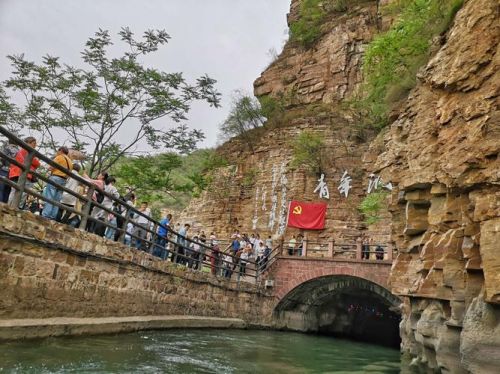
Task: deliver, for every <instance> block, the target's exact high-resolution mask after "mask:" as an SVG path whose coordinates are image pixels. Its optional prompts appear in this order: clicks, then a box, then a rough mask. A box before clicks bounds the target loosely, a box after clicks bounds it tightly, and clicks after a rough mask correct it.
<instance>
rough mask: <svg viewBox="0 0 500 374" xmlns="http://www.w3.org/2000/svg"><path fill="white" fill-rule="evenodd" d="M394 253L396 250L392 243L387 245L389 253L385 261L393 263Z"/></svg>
mask: <svg viewBox="0 0 500 374" xmlns="http://www.w3.org/2000/svg"><path fill="white" fill-rule="evenodd" d="M393 251H394V248H393V246H392V243H389V244H387V252H386V256H385V259H386V260H387V261H391V262H392V257H393Z"/></svg>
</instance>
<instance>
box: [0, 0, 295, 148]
mask: <svg viewBox="0 0 500 374" xmlns="http://www.w3.org/2000/svg"><path fill="white" fill-rule="evenodd" d="M289 6H290V0H93V1H92V0H0V80H4V79H6V78H8V77H9V74H10V72H11V68H10V66H9V64H8V60H7V59H6V58H5V56H6V55H8V54H20V53H24V54H25V56H26V57H27V58H28V59H30V60H35V61H40V57H41V56H43V55H45V54H47V53H48V54H51V55H54V56H60V57H61V61H62V62H65V63H69V64H73V65H76V66H81V60H80V52H81V51H82V50H83V45H84V43H85V41H86V40H87V38H88V37H89V36H91V35H93V33H94V32H95V31H96V30H97V29H99V28H102V29H107V30H110V31H111V33H112V35H113V36H114V38H113V39H114V40H116V41H117V40H118V37H117V34H116V33H117V32H118V31H119V30H120V28H121V27H122V26H129V27H130V29H131V30H132V31H133V32H135V33H136V34H142V32H143V31H145V30H147V29H155V28H160V29H165V30H166V31H167V32H168V33H169V34H170V36H171V37H172V39H171V41H170V42H169V44H168V45H167V46H164V47H163V48H162V49H161V52H158V53H157V54H156V55H155V56H154V57H153V58H152V59H151V62H152V64H153V65H154V66H155V67H157V68H159V69H162V70H165V71H181V72H184V74H185V76H186V77H187V78H190V79H195V78H196V77H198V76H200V75H203V74H205V73H206V74H208V75H209V76H210V77H212V78H215V79H216V80H217V81H218V83H217V88H218V90H219V91H220V92H221V93H222V94H223V108H221V109H213V108H209V107H208V105H205V104H197V105H194V106H193V107H192V110H191V112H190V113H189V122H188V124H189V126H190V127H193V128H200V129H202V130H203V131H204V132H205V134H206V137H207V139H206V140H205V141H204V142H203V144H201V146H202V147H203V146H204V147H207V146H214V145H215V143H216V140H217V129H218V125H219V124H220V123H221V122H222V121H223V120H224V118H225V117H226V115H227V112H228V109H229V104H230V95H231V93H232V92H233V91H234V90H244V91H246V92H248V93H251V92H252V84H253V81H254V80H255V79H256V78H257V77H258V76H259V75H260V73H261V72H262V70H263V69H264V68H265V67H266V66H267V65H268V63H269V62H270V61H271V57H270V55H269V50H270V49H272V48H274V49H275V50H277V51H278V52H279V51H281V48H282V45H283V42H284V40H285V39H286V30H287V26H286V14H287V12H288V10H289Z"/></svg>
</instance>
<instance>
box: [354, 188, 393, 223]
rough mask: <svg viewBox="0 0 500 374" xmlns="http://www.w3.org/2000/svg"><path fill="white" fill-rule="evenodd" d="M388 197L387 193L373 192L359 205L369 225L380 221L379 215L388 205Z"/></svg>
mask: <svg viewBox="0 0 500 374" xmlns="http://www.w3.org/2000/svg"><path fill="white" fill-rule="evenodd" d="M387 195H388V194H387V192H373V193H371V194H368V195H367V196H366V197H365V198H364V199H363V201H362V202H361V204H359V206H358V209H359V211H360V212H361V214H363V216H364V217H365V223H366V224H367V225H372V224H374V223H377V222H378V221H379V220H380V218H381V217H380V215H379V214H380V212H381V210H382V208H383V207H384V206H386V205H387V203H386V199H387Z"/></svg>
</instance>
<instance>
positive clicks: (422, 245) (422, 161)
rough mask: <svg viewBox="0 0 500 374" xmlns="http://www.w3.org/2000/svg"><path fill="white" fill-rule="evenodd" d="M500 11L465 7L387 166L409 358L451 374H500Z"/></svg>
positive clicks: (424, 78) (424, 75) (393, 143)
mask: <svg viewBox="0 0 500 374" xmlns="http://www.w3.org/2000/svg"><path fill="white" fill-rule="evenodd" d="M498 11H499V8H498V2H497V1H494V0H474V1H468V2H466V3H465V4H464V6H463V8H462V10H460V11H459V13H458V14H457V17H456V19H455V22H454V25H453V27H452V28H451V30H450V31H449V33H448V34H447V36H446V40H445V41H444V44H443V45H442V47H441V48H440V50H439V51H438V52H437V54H436V55H435V56H434V57H433V58H432V60H431V61H430V62H429V63H428V64H427V66H426V67H425V68H424V69H423V70H422V71H421V72H420V74H419V77H418V78H419V84H418V86H417V88H416V89H415V90H414V91H413V92H412V93H411V95H410V97H409V99H408V101H407V105H406V107H405V109H404V112H403V113H402V114H401V115H400V117H399V118H398V120H397V121H395V122H394V123H393V124H392V125H391V126H390V128H389V129H388V131H387V133H386V134H385V137H384V140H385V149H386V151H385V152H384V153H383V154H382V155H380V157H379V158H378V160H377V163H376V164H377V168H378V169H379V170H380V172H381V175H382V176H383V177H385V178H390V179H391V180H392V181H393V182H395V183H396V184H397V186H398V188H397V191H394V194H393V207H392V211H393V239H394V240H395V241H396V242H397V246H398V248H399V252H400V253H399V255H398V257H397V259H396V262H395V264H394V266H393V270H392V276H391V284H392V290H393V292H394V293H396V294H398V295H401V296H403V298H404V300H405V301H404V315H403V316H404V319H403V322H402V325H401V335H402V339H403V345H402V347H403V351H405V352H408V353H409V354H410V355H411V356H412V357H413V358H414V364H424V365H425V366H428V367H431V368H435V369H436V370H442V371H445V372H453V373H459V372H466V371H470V372H474V373H487V372H492V373H493V372H498V368H500V272H499V270H500V256H499V254H500V161H499V157H498V155H499V151H500V115H499V112H498V83H499V82H500V74H499V72H498V68H499V63H500V56H499V53H498V42H499V38H500V29H499V23H498V15H499V13H498Z"/></svg>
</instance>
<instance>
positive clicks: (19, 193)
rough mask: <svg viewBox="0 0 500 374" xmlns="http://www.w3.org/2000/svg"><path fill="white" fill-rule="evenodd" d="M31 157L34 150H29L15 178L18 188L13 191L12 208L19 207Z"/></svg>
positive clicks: (29, 168)
mask: <svg viewBox="0 0 500 374" xmlns="http://www.w3.org/2000/svg"><path fill="white" fill-rule="evenodd" d="M33 157H35V153H34V151H30V152H29V153H28V155H27V156H26V158H25V159H24V165H23V166H24V170H23V171H22V173H21V175H20V176H19V178H18V179H17V186H18V187H19V189H18V190H15V191H13V192H14V197H13V199H12V202H11V207H13V208H16V209H19V203H20V202H21V199H22V196H23V193H24V190H25V187H26V180H27V179H28V174H29V172H30V171H31V162H32V161H33Z"/></svg>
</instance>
